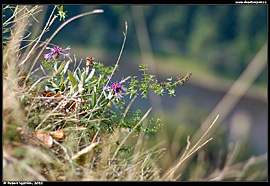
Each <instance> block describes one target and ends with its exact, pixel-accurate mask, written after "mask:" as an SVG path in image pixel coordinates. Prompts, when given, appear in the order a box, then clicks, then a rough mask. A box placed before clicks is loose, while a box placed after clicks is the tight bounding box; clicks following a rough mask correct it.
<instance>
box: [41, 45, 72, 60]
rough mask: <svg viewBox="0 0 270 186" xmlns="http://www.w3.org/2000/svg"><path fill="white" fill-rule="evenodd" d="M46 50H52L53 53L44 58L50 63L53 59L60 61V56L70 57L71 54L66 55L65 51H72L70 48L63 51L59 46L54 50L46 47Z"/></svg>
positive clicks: (45, 55)
mask: <svg viewBox="0 0 270 186" xmlns="http://www.w3.org/2000/svg"><path fill="white" fill-rule="evenodd" d="M46 49H50V50H51V52H50V53H48V54H44V58H45V59H46V60H48V61H50V60H51V59H52V58H54V59H58V58H59V56H60V55H63V56H64V58H65V57H69V53H67V54H64V53H63V51H65V50H70V49H71V48H70V46H68V47H67V48H66V49H62V48H61V47H59V46H57V47H56V46H54V47H53V48H51V47H46Z"/></svg>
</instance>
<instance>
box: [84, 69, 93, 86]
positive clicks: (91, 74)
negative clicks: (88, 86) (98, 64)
mask: <svg viewBox="0 0 270 186" xmlns="http://www.w3.org/2000/svg"><path fill="white" fill-rule="evenodd" d="M94 73H95V68H93V69H92V71H91V72H90V74H89V75H88V77H87V78H86V80H85V83H87V82H88V81H90V79H91V78H92V77H93V75H94Z"/></svg>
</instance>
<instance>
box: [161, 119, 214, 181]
mask: <svg viewBox="0 0 270 186" xmlns="http://www.w3.org/2000/svg"><path fill="white" fill-rule="evenodd" d="M218 117H219V115H217V116H216V118H215V120H214V121H213V122H212V124H211V125H210V126H209V128H208V129H207V130H206V132H205V133H204V134H203V135H202V137H201V138H200V139H199V140H198V141H197V143H196V144H195V145H194V146H193V147H192V148H191V149H190V150H189V151H188V152H187V150H188V149H189V146H190V141H189V137H188V139H187V146H186V149H185V152H184V154H183V155H182V156H181V158H180V160H179V161H178V163H177V164H176V165H175V166H173V167H171V168H169V169H168V171H167V172H166V173H165V174H164V176H163V178H162V180H174V176H173V175H174V173H175V171H176V170H177V169H178V167H179V166H180V165H181V164H182V163H183V162H184V161H185V160H187V159H188V158H189V157H191V156H192V155H193V154H194V153H195V152H197V151H198V150H199V149H200V148H202V147H203V146H204V145H206V144H207V143H208V142H209V141H211V140H212V139H213V138H210V139H208V140H206V141H205V142H203V143H202V144H201V145H199V144H200V143H201V142H202V140H203V139H204V138H205V136H206V135H207V134H208V133H209V131H210V129H211V128H212V127H213V125H214V124H215V123H216V121H217V119H218ZM186 152H187V153H186Z"/></svg>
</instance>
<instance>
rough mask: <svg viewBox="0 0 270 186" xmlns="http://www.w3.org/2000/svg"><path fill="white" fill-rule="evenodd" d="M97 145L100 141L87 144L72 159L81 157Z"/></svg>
mask: <svg viewBox="0 0 270 186" xmlns="http://www.w3.org/2000/svg"><path fill="white" fill-rule="evenodd" d="M97 145H98V143H91V145H89V146H87V147H86V148H84V149H82V150H81V151H79V152H78V153H77V154H75V155H74V156H72V158H71V159H72V160H75V159H77V158H79V157H80V156H82V155H83V154H86V153H88V152H90V151H92V150H93V149H94V148H95V147H96V146H97Z"/></svg>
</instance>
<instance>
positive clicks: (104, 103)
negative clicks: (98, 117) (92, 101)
mask: <svg viewBox="0 0 270 186" xmlns="http://www.w3.org/2000/svg"><path fill="white" fill-rule="evenodd" d="M109 101H110V100H109V99H105V100H104V101H102V102H101V104H100V105H101V107H105V106H106V105H107V104H108V103H109Z"/></svg>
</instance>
